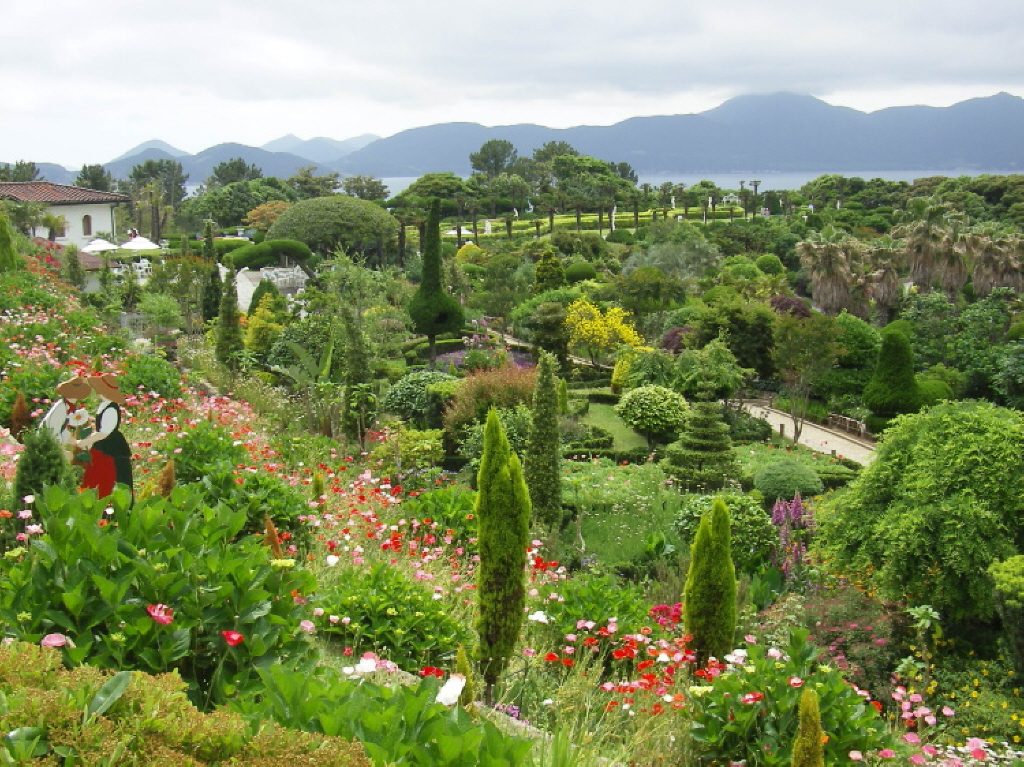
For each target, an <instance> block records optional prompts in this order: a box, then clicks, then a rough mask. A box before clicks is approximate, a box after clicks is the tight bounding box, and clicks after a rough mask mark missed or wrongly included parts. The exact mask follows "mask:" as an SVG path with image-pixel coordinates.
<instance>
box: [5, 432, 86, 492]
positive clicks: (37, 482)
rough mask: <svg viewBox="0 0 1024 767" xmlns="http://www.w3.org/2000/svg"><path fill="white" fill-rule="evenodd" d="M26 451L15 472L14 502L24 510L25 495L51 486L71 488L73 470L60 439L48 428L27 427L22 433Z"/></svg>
mask: <svg viewBox="0 0 1024 767" xmlns="http://www.w3.org/2000/svg"><path fill="white" fill-rule="evenodd" d="M22 444H24V445H25V451H24V452H23V453H22V454H21V459H20V460H19V461H18V469H17V471H16V472H15V474H14V484H13V485H12V490H13V493H12V497H11V501H10V503H11V505H10V506H9V507H8V508H11V509H22V508H24V506H25V503H24V500H23V499H24V498H25V496H26V495H39V496H41V495H42V493H43V491H44V490H45V489H46V488H47V487H48V486H50V485H64V486H65V487H72V486H73V484H74V472H73V471H72V470H71V466H70V465H69V464H68V461H67V458H66V457H65V456H64V451H63V450H62V449H61V446H60V443H59V442H58V441H57V438H56V437H54V436H53V432H51V431H50V430H49V429H46V428H43V429H26V430H25V432H24V434H22Z"/></svg>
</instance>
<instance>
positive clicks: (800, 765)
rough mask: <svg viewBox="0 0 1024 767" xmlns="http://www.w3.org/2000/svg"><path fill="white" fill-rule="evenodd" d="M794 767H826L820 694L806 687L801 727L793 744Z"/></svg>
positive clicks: (801, 700) (801, 709)
mask: <svg viewBox="0 0 1024 767" xmlns="http://www.w3.org/2000/svg"><path fill="white" fill-rule="evenodd" d="M790 764H791V765H792V767H825V731H824V730H823V729H822V728H821V711H820V710H819V709H818V693H816V692H815V691H814V688H813V687H804V692H803V695H801V696H800V726H799V728H798V729H797V733H796V742H795V743H794V744H793V759H792V761H791V762H790Z"/></svg>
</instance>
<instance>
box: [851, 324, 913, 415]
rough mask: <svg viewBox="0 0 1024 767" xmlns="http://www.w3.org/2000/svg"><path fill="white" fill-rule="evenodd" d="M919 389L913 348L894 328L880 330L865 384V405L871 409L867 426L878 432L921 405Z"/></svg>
mask: <svg viewBox="0 0 1024 767" xmlns="http://www.w3.org/2000/svg"><path fill="white" fill-rule="evenodd" d="M921 403H922V398H921V392H920V389H919V388H918V385H917V379H916V378H915V377H914V352H913V350H912V349H911V348H910V341H909V340H907V337H906V336H905V335H903V334H902V333H900V332H899V331H897V330H890V329H888V328H886V329H885V330H883V331H882V347H881V348H880V349H879V351H878V364H877V365H876V366H875V372H874V374H873V375H872V376H871V380H870V381H868V385H867V386H865V387H864V405H865V406H866V407H867V408H868V410H870V411H871V416H870V417H869V418H868V427H869V428H870V429H871V430H872V431H874V432H878V431H881V430H883V429H884V428H885V427H886V426H888V424H889V421H891V420H892V419H893V418H895V417H896V416H898V415H901V414H903V413H916V412H917V411H918V410H920V409H921Z"/></svg>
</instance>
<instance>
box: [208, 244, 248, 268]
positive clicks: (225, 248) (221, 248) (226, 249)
mask: <svg viewBox="0 0 1024 767" xmlns="http://www.w3.org/2000/svg"><path fill="white" fill-rule="evenodd" d="M251 244H252V243H251V242H249V240H243V239H241V238H231V239H222V240H214V241H213V248H214V250H216V251H217V260H218V261H220V262H221V263H224V256H226V255H227V254H228V253H231V252H233V251H235V250H238V249H239V248H244V247H247V246H249V245H251Z"/></svg>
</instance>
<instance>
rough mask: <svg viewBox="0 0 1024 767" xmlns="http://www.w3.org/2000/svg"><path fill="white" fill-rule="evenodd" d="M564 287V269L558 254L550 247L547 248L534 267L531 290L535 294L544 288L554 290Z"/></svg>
mask: <svg viewBox="0 0 1024 767" xmlns="http://www.w3.org/2000/svg"><path fill="white" fill-rule="evenodd" d="M563 287H565V270H564V269H563V268H562V262H561V261H560V260H559V258H558V254H556V253H555V251H554V250H552V249H551V248H547V249H546V250H545V251H544V253H543V255H542V256H541V257H540V259H539V260H538V261H537V266H536V267H535V268H534V277H533V292H534V294H536V295H539V294H541V293H543V292H544V291H546V290H555V289H556V288H563Z"/></svg>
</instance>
